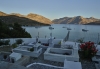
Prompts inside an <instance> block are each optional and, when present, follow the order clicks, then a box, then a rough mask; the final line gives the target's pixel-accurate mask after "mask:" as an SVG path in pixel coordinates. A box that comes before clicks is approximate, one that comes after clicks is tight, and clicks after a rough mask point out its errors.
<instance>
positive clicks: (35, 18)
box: [0, 11, 52, 25]
mask: <svg viewBox="0 0 100 69" xmlns="http://www.w3.org/2000/svg"><path fill="white" fill-rule="evenodd" d="M0 19H1V20H2V21H4V22H5V23H8V22H10V23H14V22H18V23H19V24H21V23H23V24H25V25H35V24H36V23H37V24H36V25H38V24H41V25H42V24H43V25H44V24H48V25H50V24H52V21H51V20H50V19H48V18H46V17H44V16H42V15H38V14H33V13H29V14H27V15H22V14H20V13H10V14H6V13H4V12H2V11H0ZM20 21H21V22H20ZM26 22H27V24H26ZM32 23H34V24H32Z"/></svg>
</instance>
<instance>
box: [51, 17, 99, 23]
mask: <svg viewBox="0 0 100 69" xmlns="http://www.w3.org/2000/svg"><path fill="white" fill-rule="evenodd" d="M99 20H100V19H96V18H94V17H90V18H84V17H82V16H76V17H63V18H60V19H55V20H53V21H52V22H53V23H54V24H88V23H90V22H95V21H99Z"/></svg>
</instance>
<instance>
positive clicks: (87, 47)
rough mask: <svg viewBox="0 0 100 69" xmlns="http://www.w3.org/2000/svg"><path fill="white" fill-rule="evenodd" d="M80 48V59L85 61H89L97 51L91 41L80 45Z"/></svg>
mask: <svg viewBox="0 0 100 69" xmlns="http://www.w3.org/2000/svg"><path fill="white" fill-rule="evenodd" d="M80 48H81V53H82V54H81V55H82V57H83V58H86V59H91V58H92V57H93V56H95V54H96V53H97V51H98V50H97V49H96V46H95V45H94V42H91V41H89V42H85V43H82V44H81V45H80Z"/></svg>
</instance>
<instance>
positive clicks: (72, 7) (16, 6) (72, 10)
mask: <svg viewBox="0 0 100 69" xmlns="http://www.w3.org/2000/svg"><path fill="white" fill-rule="evenodd" d="M0 11H2V12H5V13H8V14H9V13H20V14H23V15H27V14H29V13H34V14H39V15H42V16H44V17H46V18H49V19H50V20H53V19H58V18H62V17H74V16H83V17H87V18H88V17H95V18H98V19H100V0H0Z"/></svg>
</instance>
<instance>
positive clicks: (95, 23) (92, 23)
mask: <svg viewBox="0 0 100 69" xmlns="http://www.w3.org/2000/svg"><path fill="white" fill-rule="evenodd" d="M87 25H100V21H96V22H90V23H88V24H87Z"/></svg>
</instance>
